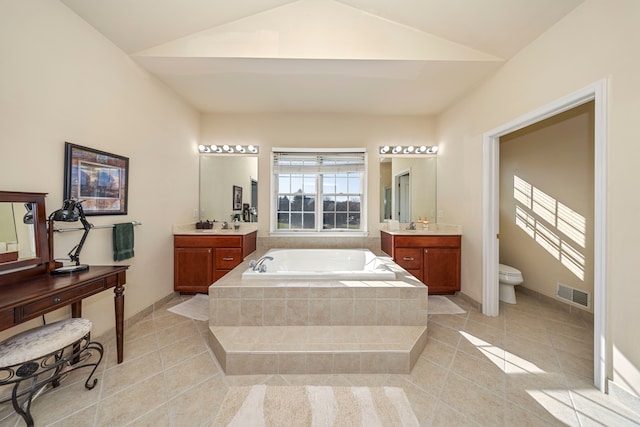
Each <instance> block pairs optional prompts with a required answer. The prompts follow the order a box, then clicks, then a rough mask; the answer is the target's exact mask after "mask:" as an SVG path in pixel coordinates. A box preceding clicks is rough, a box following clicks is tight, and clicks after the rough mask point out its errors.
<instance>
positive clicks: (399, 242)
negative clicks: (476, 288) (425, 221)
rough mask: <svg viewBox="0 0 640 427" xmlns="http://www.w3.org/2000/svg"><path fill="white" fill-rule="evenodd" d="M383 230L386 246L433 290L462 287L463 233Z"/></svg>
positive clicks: (397, 260)
mask: <svg viewBox="0 0 640 427" xmlns="http://www.w3.org/2000/svg"><path fill="white" fill-rule="evenodd" d="M380 233H381V234H380V235H381V244H382V250H383V251H384V252H385V253H387V254H388V255H389V256H391V257H392V258H393V260H394V262H395V263H396V264H398V265H399V266H400V267H402V268H404V269H405V270H407V271H408V272H409V273H411V274H412V275H413V276H415V277H416V278H417V279H418V280H420V281H421V282H422V283H424V284H426V285H427V286H428V287H429V294H453V293H455V292H456V291H459V290H460V241H461V239H460V236H457V235H456V236H440V235H432V236H429V235H396V234H390V233H386V232H384V231H381V232H380Z"/></svg>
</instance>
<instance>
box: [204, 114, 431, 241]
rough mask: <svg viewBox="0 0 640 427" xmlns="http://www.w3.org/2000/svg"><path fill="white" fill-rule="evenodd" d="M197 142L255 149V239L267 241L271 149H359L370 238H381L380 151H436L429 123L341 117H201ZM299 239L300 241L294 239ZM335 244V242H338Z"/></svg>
mask: <svg viewBox="0 0 640 427" xmlns="http://www.w3.org/2000/svg"><path fill="white" fill-rule="evenodd" d="M201 128H202V134H201V140H202V143H203V144H205V145H209V144H218V145H220V144H229V145H236V144H253V145H257V146H259V147H260V155H259V159H258V176H259V178H258V204H259V206H260V212H259V213H258V237H267V236H268V235H269V215H265V213H266V212H268V208H269V200H270V196H269V191H270V189H269V186H270V182H271V179H270V173H271V167H270V164H269V162H270V159H271V155H270V153H271V149H272V148H273V147H287V148H289V147H322V148H329V147H330V148H336V147H347V148H358V147H365V148H366V149H367V152H368V165H367V167H368V180H367V188H368V191H367V197H368V200H367V209H368V215H367V217H368V221H367V224H368V228H369V233H370V236H372V237H379V233H378V229H379V223H380V189H379V187H380V168H379V164H380V156H379V153H378V147H379V146H381V145H398V144H404V145H408V144H413V145H416V146H420V145H434V144H435V140H434V126H433V119H432V118H430V117H422V116H367V115H343V114H263V115H257V114H256V115H252V114H246V115H243V114H215V115H214V114H203V116H202V125H201ZM298 239H299V238H298ZM338 241H339V240H338Z"/></svg>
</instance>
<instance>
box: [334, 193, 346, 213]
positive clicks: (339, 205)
mask: <svg viewBox="0 0 640 427" xmlns="http://www.w3.org/2000/svg"><path fill="white" fill-rule="evenodd" d="M336 211H337V212H340V211H344V212H346V211H347V196H337V197H336Z"/></svg>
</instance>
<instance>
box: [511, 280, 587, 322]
mask: <svg viewBox="0 0 640 427" xmlns="http://www.w3.org/2000/svg"><path fill="white" fill-rule="evenodd" d="M518 293H523V294H526V295H529V296H532V297H534V298H536V299H538V300H540V301H544V303H545V304H549V305H551V306H553V307H555V308H557V309H559V310H562V311H564V312H566V313H569V314H571V315H573V316H577V317H580V318H581V319H583V320H585V321H587V322H589V323H591V324H592V325H593V313H591V312H589V311H587V310H585V309H583V308H580V307H575V306H573V305H571V304H567V303H566V302H564V301H560V300H558V299H555V298H553V297H550V296H548V295H544V294H541V293H540V292H537V291H534V290H533V289H529V288H527V287H525V286H522V285H520V286H516V299H517V296H518Z"/></svg>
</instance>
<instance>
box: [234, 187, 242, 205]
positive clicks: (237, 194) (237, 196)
mask: <svg viewBox="0 0 640 427" xmlns="http://www.w3.org/2000/svg"><path fill="white" fill-rule="evenodd" d="M233 210H234V211H240V210H242V187H239V186H237V185H234V186H233Z"/></svg>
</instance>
